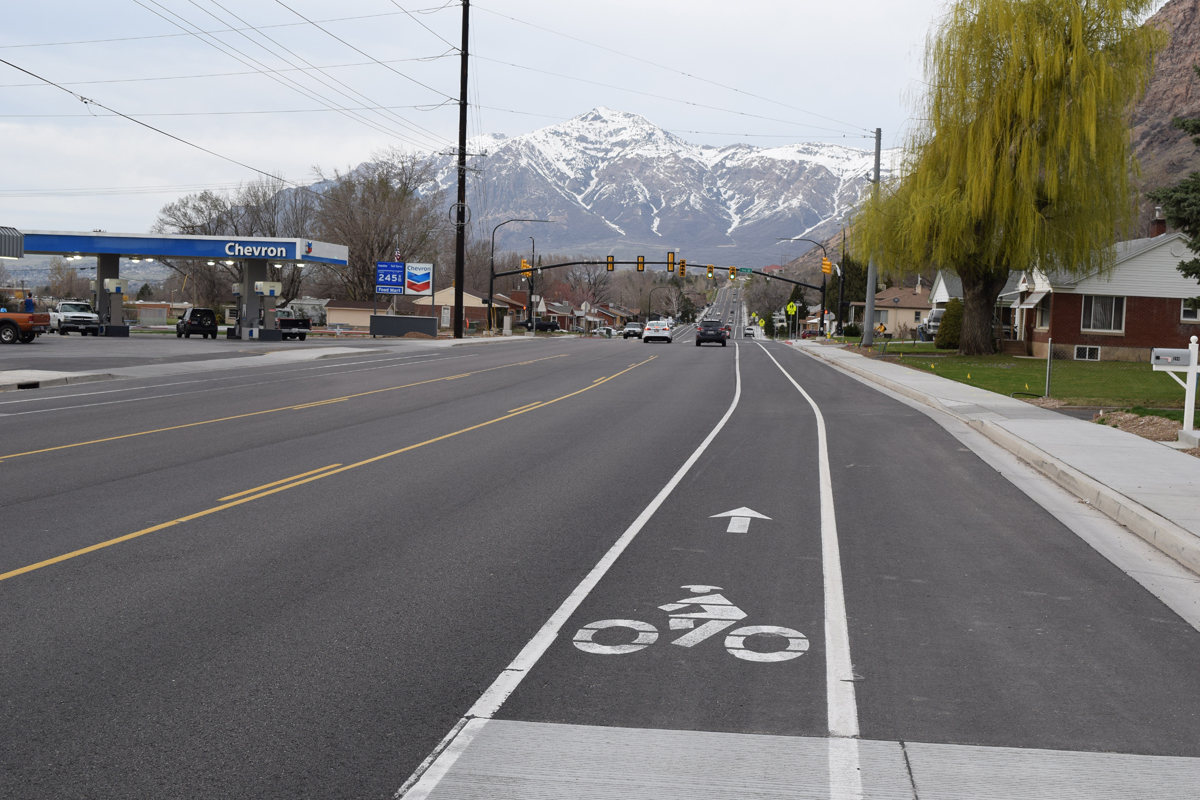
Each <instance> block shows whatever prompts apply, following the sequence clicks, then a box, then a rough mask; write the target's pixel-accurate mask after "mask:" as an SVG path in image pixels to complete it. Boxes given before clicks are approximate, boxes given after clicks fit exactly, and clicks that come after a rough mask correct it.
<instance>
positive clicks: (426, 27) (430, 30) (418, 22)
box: [389, 0, 459, 52]
mask: <svg viewBox="0 0 1200 800" xmlns="http://www.w3.org/2000/svg"><path fill="white" fill-rule="evenodd" d="M389 2H390V3H391V4H392V5H394V6H395V7H396V8H399V9H400V10H401V11H402V12H403V13H405V14H408V18H409V19H411V20H412V21H413V22H415V23H417V24H418V25H420V26H421V27H422V28H424V29H425V30H427V31H429V32H430V33H432V34H433V35H434V36H436V37H437V38H439V39H441V40H442V41H443V42H445V43H446V44H448V45H450V46H451V47H453V48H454V50H455V52H458V49H459V48H458V46H457V45H455V44H454V43H453V42H450V41H447V40H446V39H444V38H442V35H441V34H440V33H438V32H437V31H435V30H434V29H433V28H431V27H429V26H428V25H426V24H425V23H424V22H421V20H419V19H417V18H416V17H414V16H413V15H412V14H410V13H409V12H408V11H407V10H405V9H404V8H403V7H401V5H400V4H399V3H397V2H396V0H389Z"/></svg>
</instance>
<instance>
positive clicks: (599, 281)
mask: <svg viewBox="0 0 1200 800" xmlns="http://www.w3.org/2000/svg"><path fill="white" fill-rule="evenodd" d="M566 282H567V285H568V286H569V287H570V288H571V291H572V292H574V293H575V294H576V295H577V296H578V297H579V298H580V299H581V300H587V301H588V302H589V303H591V304H593V305H598V304H601V303H607V302H609V301H610V300H611V299H612V295H613V288H614V287H613V279H612V274H611V273H609V271H608V267H607V266H606V265H604V264H600V263H595V264H583V265H581V266H577V267H569V268H567V274H566Z"/></svg>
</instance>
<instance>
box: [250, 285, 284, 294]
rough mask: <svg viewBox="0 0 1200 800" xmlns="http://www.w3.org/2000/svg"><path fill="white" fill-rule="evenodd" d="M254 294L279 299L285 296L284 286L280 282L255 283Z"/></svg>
mask: <svg viewBox="0 0 1200 800" xmlns="http://www.w3.org/2000/svg"><path fill="white" fill-rule="evenodd" d="M254 293H255V294H257V295H261V296H263V297H279V296H280V295H281V294H283V284H282V283H280V282H279V281H255V282H254Z"/></svg>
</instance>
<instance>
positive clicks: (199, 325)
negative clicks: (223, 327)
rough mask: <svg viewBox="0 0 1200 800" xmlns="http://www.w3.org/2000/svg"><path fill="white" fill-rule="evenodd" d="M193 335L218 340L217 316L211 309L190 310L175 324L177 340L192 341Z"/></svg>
mask: <svg viewBox="0 0 1200 800" xmlns="http://www.w3.org/2000/svg"><path fill="white" fill-rule="evenodd" d="M193 333H198V334H200V335H201V336H202V337H204V338H205V339H207V338H208V337H209V336H211V337H212V338H214V339H215V338H217V315H216V314H215V313H213V310H212V309H211V308H195V307H193V308H189V309H188V310H187V311H185V312H183V316H182V317H180V318H179V321H178V322H176V323H175V338H177V339H184V338H186V339H190V338H192V334H193Z"/></svg>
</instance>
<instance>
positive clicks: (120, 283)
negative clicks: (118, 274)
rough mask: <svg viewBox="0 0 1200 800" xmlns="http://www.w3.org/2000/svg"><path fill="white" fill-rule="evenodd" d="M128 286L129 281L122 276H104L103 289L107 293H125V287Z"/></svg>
mask: <svg viewBox="0 0 1200 800" xmlns="http://www.w3.org/2000/svg"><path fill="white" fill-rule="evenodd" d="M128 288H129V281H127V280H125V279H124V278H105V279H104V291H106V292H108V293H109V294H126V293H127V292H126V291H125V290H126V289H128Z"/></svg>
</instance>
